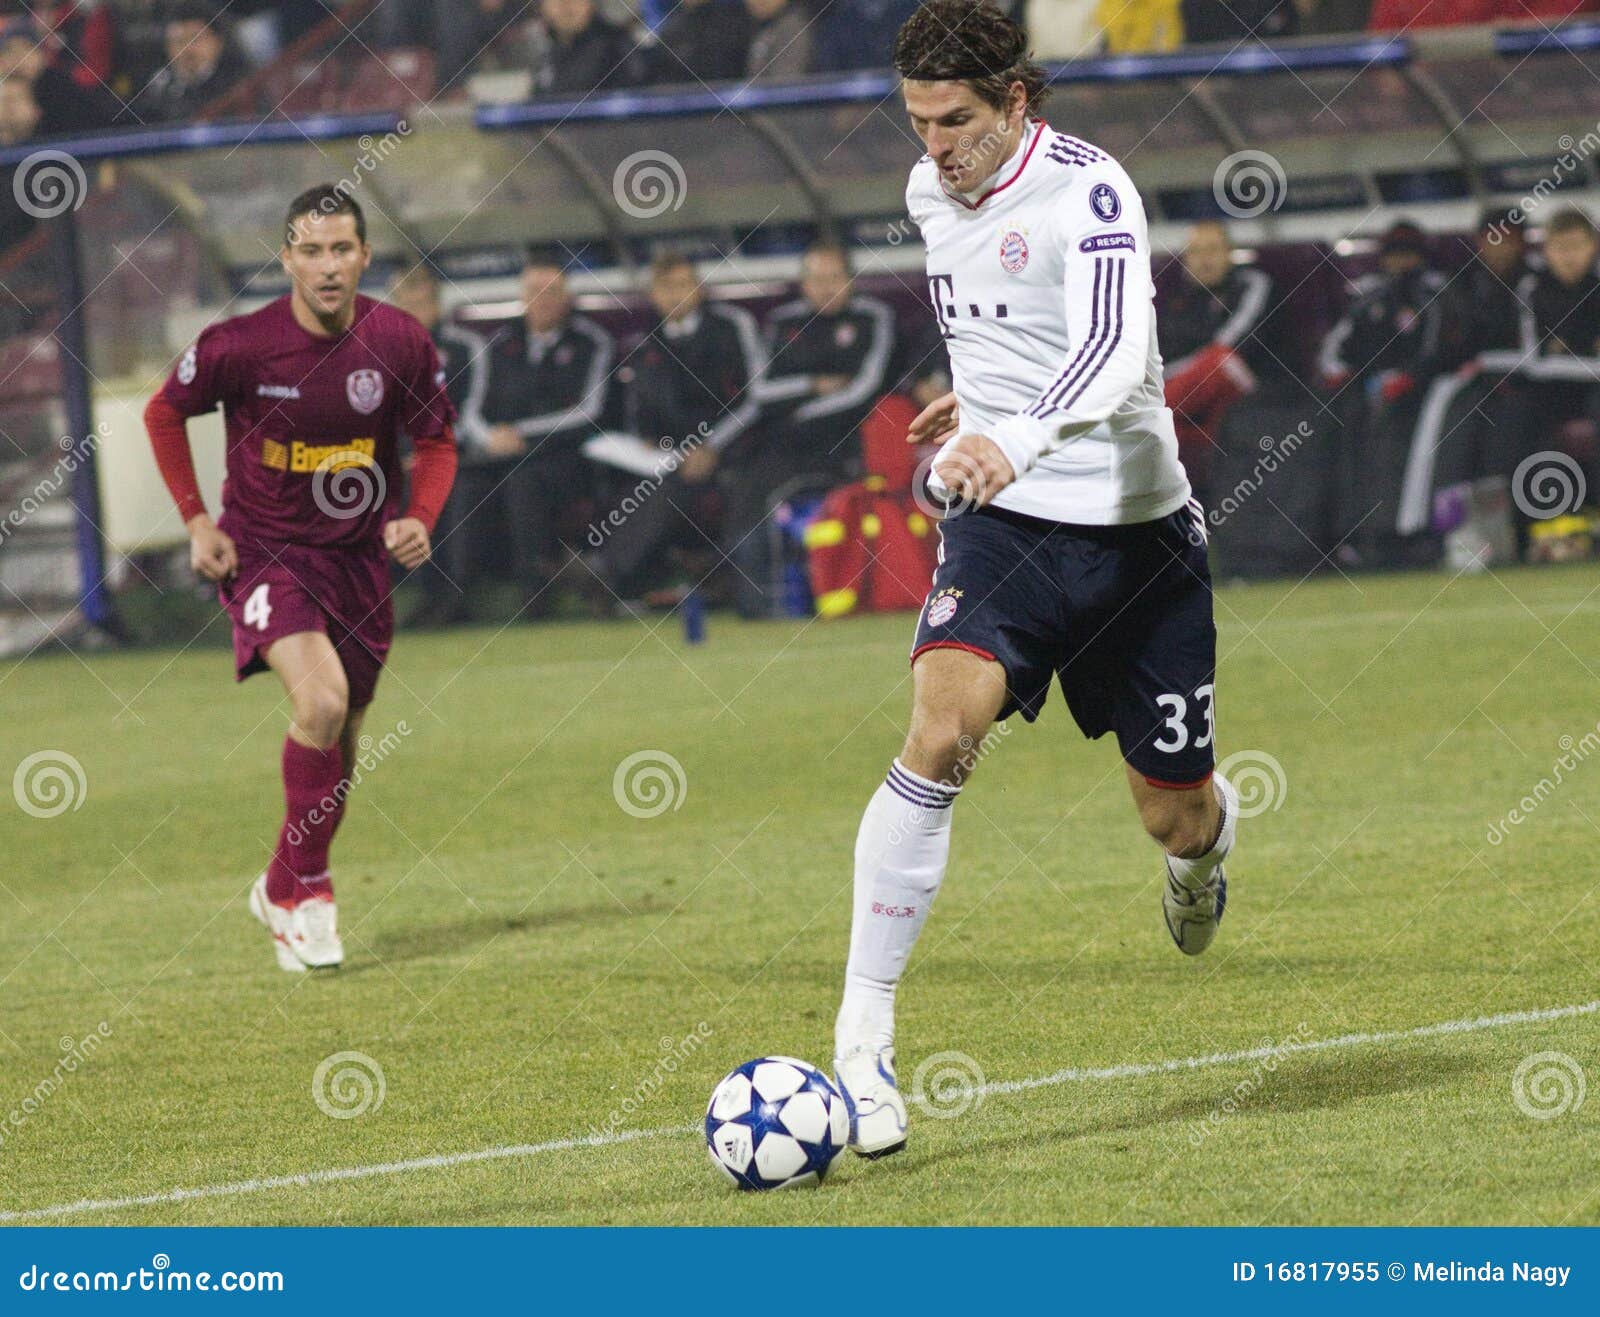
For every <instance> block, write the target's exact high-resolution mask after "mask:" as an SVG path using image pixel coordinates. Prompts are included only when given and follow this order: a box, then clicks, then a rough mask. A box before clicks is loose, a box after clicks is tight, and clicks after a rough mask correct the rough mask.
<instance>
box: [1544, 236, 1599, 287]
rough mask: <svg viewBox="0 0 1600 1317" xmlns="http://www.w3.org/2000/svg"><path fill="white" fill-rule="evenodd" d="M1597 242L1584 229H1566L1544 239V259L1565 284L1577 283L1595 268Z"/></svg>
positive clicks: (1551, 270) (1552, 271)
mask: <svg viewBox="0 0 1600 1317" xmlns="http://www.w3.org/2000/svg"><path fill="white" fill-rule="evenodd" d="M1595 256H1596V243H1595V240H1594V237H1593V235H1591V234H1588V233H1585V232H1584V231H1583V230H1582V229H1564V230H1563V231H1562V232H1560V233H1552V234H1551V235H1550V236H1549V237H1547V238H1546V239H1545V240H1544V259H1545V263H1546V264H1547V265H1549V267H1550V272H1551V273H1552V274H1553V275H1555V277H1556V278H1557V279H1559V280H1561V282H1562V283H1564V284H1575V283H1577V282H1578V280H1580V279H1582V278H1583V277H1584V275H1586V274H1588V273H1589V272H1590V271H1591V270H1593V269H1594V262H1595Z"/></svg>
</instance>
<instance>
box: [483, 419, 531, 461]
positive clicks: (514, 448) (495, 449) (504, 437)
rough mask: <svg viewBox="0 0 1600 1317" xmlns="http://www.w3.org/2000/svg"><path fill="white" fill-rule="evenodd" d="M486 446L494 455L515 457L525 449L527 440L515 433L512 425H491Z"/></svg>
mask: <svg viewBox="0 0 1600 1317" xmlns="http://www.w3.org/2000/svg"><path fill="white" fill-rule="evenodd" d="M487 440H488V442H487V444H486V447H487V448H488V449H489V452H490V453H491V454H492V455H493V456H495V457H516V456H517V455H518V454H519V453H523V452H526V451H527V448H528V441H527V440H526V439H524V438H523V437H522V436H521V435H520V434H518V433H517V427H516V426H514V425H491V426H490V427H489V434H488V436H487Z"/></svg>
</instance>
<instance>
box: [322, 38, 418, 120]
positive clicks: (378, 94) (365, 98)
mask: <svg viewBox="0 0 1600 1317" xmlns="http://www.w3.org/2000/svg"><path fill="white" fill-rule="evenodd" d="M437 81H438V79H437V77H436V76H435V71H434V62H433V52H432V51H429V50H422V49H419V48H416V47H404V48H401V49H398V50H383V51H375V52H371V53H368V52H362V53H361V56H360V58H359V59H358V60H357V61H356V62H355V63H354V65H353V66H352V67H351V69H350V72H349V79H348V81H347V82H346V83H345V88H344V97H343V99H344V103H345V107H346V108H348V109H351V110H380V109H393V110H402V109H405V108H406V107H407V106H410V105H415V104H417V103H418V102H420V101H426V100H428V99H430V98H431V97H432V96H433V93H434V88H435V85H436V83H437Z"/></svg>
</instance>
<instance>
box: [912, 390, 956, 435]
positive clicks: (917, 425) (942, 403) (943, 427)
mask: <svg viewBox="0 0 1600 1317" xmlns="http://www.w3.org/2000/svg"><path fill="white" fill-rule="evenodd" d="M960 424H961V408H960V407H959V406H957V404H956V395H955V394H953V393H946V394H944V395H942V396H941V397H938V398H935V399H934V400H933V401H932V402H930V403H929V404H928V405H927V406H926V407H924V408H923V409H922V410H921V411H920V412H918V413H917V419H916V420H914V421H912V422H911V428H910V429H909V430H907V431H906V442H907V443H908V444H942V443H944V442H945V440H947V439H949V438H950V436H951V435H953V434H954V433H955V432H956V427H957V426H959V425H960Z"/></svg>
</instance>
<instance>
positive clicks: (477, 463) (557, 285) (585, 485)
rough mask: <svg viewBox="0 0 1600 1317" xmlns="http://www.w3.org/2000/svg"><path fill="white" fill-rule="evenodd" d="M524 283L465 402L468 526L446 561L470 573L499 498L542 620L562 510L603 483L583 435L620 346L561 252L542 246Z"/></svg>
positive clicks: (526, 611) (453, 569)
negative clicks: (580, 292) (577, 298)
mask: <svg viewBox="0 0 1600 1317" xmlns="http://www.w3.org/2000/svg"><path fill="white" fill-rule="evenodd" d="M521 292H522V304H523V314H522V317H521V319H520V320H518V321H516V322H515V323H514V324H512V325H509V326H507V327H506V328H505V329H502V330H501V331H500V332H499V333H497V334H496V335H495V336H494V338H493V340H492V341H491V342H490V344H489V348H488V351H487V353H486V354H485V355H486V358H487V361H488V376H487V379H486V381H485V382H484V384H483V386H482V388H481V390H479V391H478V392H477V395H476V397H471V396H469V397H468V398H467V406H466V407H465V408H464V409H463V411H462V413H461V431H460V439H461V448H462V461H461V468H460V472H459V474H458V475H457V477H456V488H455V492H454V493H453V494H452V496H451V501H452V503H453V504H454V505H455V507H456V508H457V509H458V510H459V512H460V525H461V530H460V531H458V532H457V533H456V534H455V535H454V536H452V538H451V543H450V546H448V548H447V552H446V555H445V568H446V570H447V571H449V573H450V575H451V576H452V578H454V580H455V581H456V583H457V584H459V585H464V584H465V583H466V582H467V580H469V579H470V577H471V575H472V566H473V559H474V554H475V552H476V551H477V550H478V549H479V548H481V546H482V545H483V544H484V542H485V540H484V536H485V534H486V532H487V528H488V524H489V522H490V520H491V513H490V509H491V508H492V507H494V506H496V505H499V506H502V507H503V508H504V512H505V520H506V523H507V525H506V535H505V539H504V540H503V541H499V542H500V543H504V544H506V545H507V546H508V549H509V553H508V558H509V564H510V567H511V570H512V573H513V575H514V577H515V579H516V582H517V585H518V587H519V588H520V589H521V590H522V593H523V606H524V607H523V612H522V615H521V616H522V618H523V620H525V621H531V620H533V619H535V618H537V617H541V616H543V615H544V614H545V613H547V612H548V611H549V607H550V604H551V602H552V601H551V599H550V597H549V591H548V590H547V588H546V587H547V586H548V585H549V583H550V581H551V580H552V578H553V577H554V575H555V574H556V572H557V571H559V570H560V568H561V567H562V566H564V563H562V562H561V561H558V559H557V550H558V547H559V546H558V544H557V531H558V530H559V525H558V522H559V517H560V515H561V513H562V512H563V511H564V510H566V509H567V508H568V507H570V506H572V505H575V504H578V503H581V502H582V501H583V500H585V499H588V498H592V497H593V495H594V493H595V489H596V476H597V472H596V471H595V468H594V464H593V463H591V462H590V461H589V460H588V459H587V458H585V457H584V456H583V452H582V444H583V441H584V440H585V439H587V438H589V437H590V436H591V435H593V434H595V433H596V432H597V431H598V430H599V428H600V424H601V421H602V419H603V416H604V412H605V406H606V398H607V390H608V387H609V384H610V381H611V370H612V364H613V362H614V361H615V359H616V347H615V344H613V342H612V340H611V336H610V335H609V334H607V333H606V332H605V330H603V329H601V328H600V326H599V325H597V324H595V323H594V322H593V321H592V320H590V319H588V318H587V317H586V316H582V315H578V314H576V313H575V312H574V311H573V309H572V297H571V294H570V293H569V292H568V290H567V281H566V275H565V273H564V272H563V270H562V267H561V264H560V262H558V261H556V260H554V259H551V258H548V257H545V256H542V255H538V254H535V255H533V256H531V257H530V258H529V261H528V263H527V265H526V267H525V268H524V269H523V271H522V287H521Z"/></svg>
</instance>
